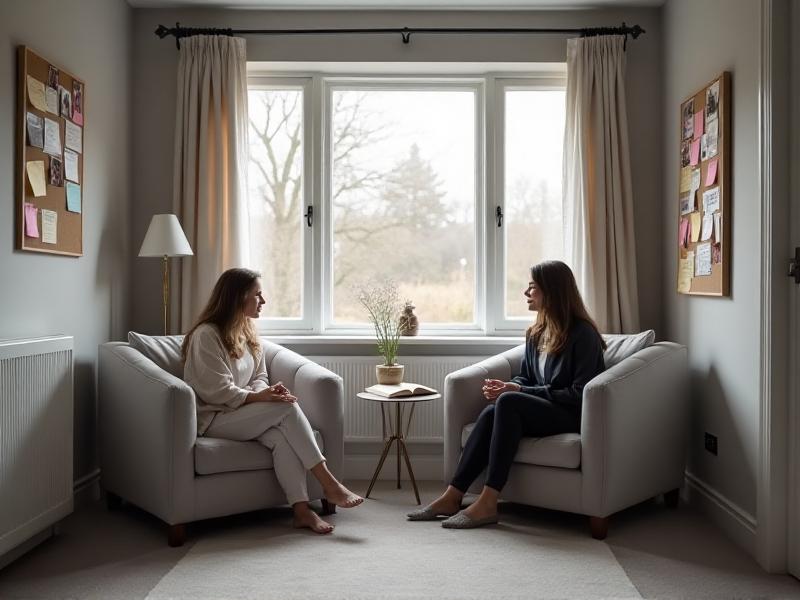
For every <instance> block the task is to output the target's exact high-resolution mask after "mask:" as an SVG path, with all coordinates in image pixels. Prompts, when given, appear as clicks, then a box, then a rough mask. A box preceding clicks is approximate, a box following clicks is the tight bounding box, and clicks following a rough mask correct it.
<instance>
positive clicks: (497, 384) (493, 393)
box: [481, 379, 520, 402]
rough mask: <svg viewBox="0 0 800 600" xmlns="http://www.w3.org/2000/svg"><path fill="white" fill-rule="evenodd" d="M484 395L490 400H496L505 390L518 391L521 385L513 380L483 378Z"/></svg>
mask: <svg viewBox="0 0 800 600" xmlns="http://www.w3.org/2000/svg"><path fill="white" fill-rule="evenodd" d="M481 389H482V390H483V397H484V398H486V399H487V400H488V401H489V402H494V401H495V400H497V397H498V396H499V395H500V394H502V393H503V392H518V391H519V390H520V385H519V384H518V383H514V382H511V381H500V380H499V379H484V380H483V388H481Z"/></svg>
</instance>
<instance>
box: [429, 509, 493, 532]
mask: <svg viewBox="0 0 800 600" xmlns="http://www.w3.org/2000/svg"><path fill="white" fill-rule="evenodd" d="M499 522H500V520H499V519H498V518H497V515H492V516H490V517H484V518H482V519H473V518H471V517H469V516H467V515H466V514H464V511H461V512H459V513H456V514H455V515H453V516H452V517H450V518H449V519H445V520H444V521H442V527H444V528H445V529H475V528H476V527H483V526H484V525H495V524H496V523H499Z"/></svg>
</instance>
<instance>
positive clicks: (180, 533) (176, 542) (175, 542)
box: [167, 523, 186, 548]
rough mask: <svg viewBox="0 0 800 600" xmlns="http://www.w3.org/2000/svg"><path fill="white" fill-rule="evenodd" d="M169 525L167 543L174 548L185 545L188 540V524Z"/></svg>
mask: <svg viewBox="0 0 800 600" xmlns="http://www.w3.org/2000/svg"><path fill="white" fill-rule="evenodd" d="M168 527H169V529H168V530H167V543H168V544H169V545H170V546H171V547H173V548H178V547H179V546H183V543H184V542H185V541H186V525H185V524H184V523H181V524H179V525H168Z"/></svg>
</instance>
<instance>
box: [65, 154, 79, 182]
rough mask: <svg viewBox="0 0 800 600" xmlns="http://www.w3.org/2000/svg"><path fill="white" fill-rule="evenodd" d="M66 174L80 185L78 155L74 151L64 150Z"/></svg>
mask: <svg viewBox="0 0 800 600" xmlns="http://www.w3.org/2000/svg"><path fill="white" fill-rule="evenodd" d="M64 174H65V176H66V178H67V179H69V180H70V181H74V182H75V183H80V179H79V178H78V155H77V154H75V153H74V152H73V151H72V150H64Z"/></svg>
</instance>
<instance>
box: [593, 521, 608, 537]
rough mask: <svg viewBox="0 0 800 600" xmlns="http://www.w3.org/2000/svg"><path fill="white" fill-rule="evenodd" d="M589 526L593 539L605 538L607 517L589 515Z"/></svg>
mask: <svg viewBox="0 0 800 600" xmlns="http://www.w3.org/2000/svg"><path fill="white" fill-rule="evenodd" d="M589 527H590V528H591V530H592V537H593V538H594V539H596V540H604V539H606V535H608V517H589Z"/></svg>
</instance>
